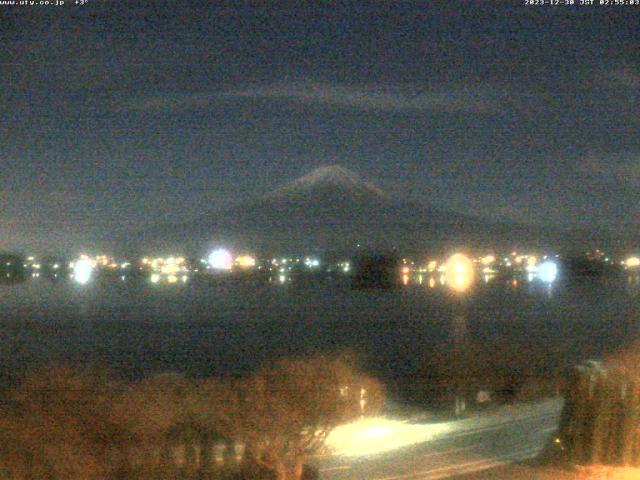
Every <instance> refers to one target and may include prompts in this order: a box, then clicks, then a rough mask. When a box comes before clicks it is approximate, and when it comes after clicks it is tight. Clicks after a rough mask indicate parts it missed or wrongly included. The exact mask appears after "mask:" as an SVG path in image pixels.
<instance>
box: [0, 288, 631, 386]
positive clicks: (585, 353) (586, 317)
mask: <svg viewBox="0 0 640 480" xmlns="http://www.w3.org/2000/svg"><path fill="white" fill-rule="evenodd" d="M426 283H427V282H426V281H425V284H424V285H418V284H410V285H408V286H406V287H402V288H399V289H395V290H368V291H366V290H365V291H356V290H351V289H350V288H348V286H347V285H345V284H344V283H340V282H339V281H326V280H320V279H315V280H307V281H304V282H303V281H299V282H292V283H291V284H288V285H286V286H282V285H275V284H266V283H259V282H236V283H233V282H228V283H218V284H210V283H198V282H191V283H188V284H186V285H180V286H167V285H165V286H153V285H151V284H148V283H141V284H139V285H132V284H129V283H127V282H122V283H118V282H115V281H114V282H111V283H106V284H89V285H85V286H79V285H75V284H72V283H68V282H58V283H51V282H49V281H47V280H44V279H34V280H32V281H29V282H26V283H22V284H18V285H2V286H0V321H1V322H2V329H1V330H0V360H1V364H0V365H1V369H2V370H1V373H2V374H3V375H4V376H5V377H8V378H11V377H13V376H15V375H17V374H19V373H20V372H21V371H23V370H24V369H25V368H26V367H28V366H31V365H34V364H38V363H41V362H45V361H49V360H63V361H71V362H74V363H79V364H90V363H98V364H106V365H108V366H110V367H111V368H113V369H114V370H116V371H118V372H120V373H121V374H122V375H124V376H125V377H127V378H139V377H141V376H143V375H148V374H150V373H154V372H161V371H179V372H185V373H187V374H191V375H196V376H201V375H220V374H222V375H224V374H233V373H239V372H243V371H246V370H248V369H251V368H254V367H255V366H257V365H259V364H260V363H262V362H264V361H266V360H269V359H272V358H275V357H277V356H283V355H297V354H301V353H309V352H318V351H320V352H328V351H335V350H338V349H341V348H350V349H352V350H354V351H357V352H359V353H361V354H362V355H363V358H364V360H365V363H366V365H367V366H368V367H369V368H370V369H371V370H373V371H374V372H375V373H376V374H378V375H380V376H382V377H383V378H384V379H386V380H387V381H389V382H391V381H394V380H398V381H401V380H406V379H407V378H411V376H412V375H413V374H414V372H415V370H416V368H417V367H418V365H419V364H420V362H421V361H423V359H424V358H425V357H428V356H429V355H430V354H431V353H432V352H433V351H434V350H435V349H437V348H439V347H441V346H442V345H446V344H447V342H451V341H452V338H455V337H456V336H460V335H462V336H465V337H466V338H468V339H471V340H472V341H474V342H476V343H477V344H479V345H484V346H486V348H493V347H492V345H494V344H495V343H496V342H498V343H502V344H505V343H506V344H508V345H511V346H513V348H514V351H517V352H518V353H519V355H516V357H514V358H511V359H505V361H509V362H513V364H514V368H516V369H524V368H533V369H545V368H548V367H555V366H559V365H567V364H569V363H572V362H575V361H577V360H580V359H586V358H593V357H599V356H601V355H603V354H606V353H607V352H611V351H614V350H617V349H618V348H620V347H621V346H623V345H626V344H628V343H629V342H631V341H633V340H634V339H635V338H637V337H638V332H639V330H640V316H639V314H640V296H638V293H640V286H639V285H638V281H637V279H629V278H627V277H622V276H621V277H616V278H600V279H597V278H596V279H592V278H588V279H583V280H579V281H578V280H576V281H571V282H569V281H566V280H565V281H559V282H558V283H557V284H555V285H553V286H552V287H547V286H544V285H542V284H539V283H536V282H532V283H527V282H525V281H521V282H520V283H519V284H518V285H517V286H514V285H513V284H512V281H511V280H510V279H507V280H493V281H491V282H489V283H487V284H483V283H480V284H478V285H477V286H476V287H475V288H474V290H473V292H472V293H470V294H468V295H467V296H466V297H461V296H453V295H451V294H450V293H448V292H447V291H446V289H445V287H441V286H437V287H436V288H429V287H428V286H427V285H426ZM518 362H519V363H518Z"/></svg>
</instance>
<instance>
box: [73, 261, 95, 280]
mask: <svg viewBox="0 0 640 480" xmlns="http://www.w3.org/2000/svg"><path fill="white" fill-rule="evenodd" d="M92 275H93V262H92V261H91V260H89V259H88V258H81V259H80V260H77V261H76V262H75V263H74V264H73V279H74V280H75V281H76V282H78V283H80V284H83V285H84V284H85V283H88V282H89V280H91V276H92Z"/></svg>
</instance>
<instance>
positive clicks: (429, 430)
mask: <svg viewBox="0 0 640 480" xmlns="http://www.w3.org/2000/svg"><path fill="white" fill-rule="evenodd" d="M561 408H562V401H561V400H560V399H553V400H545V401H541V402H536V403H532V404H522V405H518V406H512V407H503V408H502V409H500V410H499V411H496V412H492V413H490V414H485V415H478V416H475V417H472V418H467V419H464V420H460V421H455V422H447V423H443V424H437V425H434V424H410V423H402V424H401V425H400V427H399V429H397V430H394V429H393V428H387V427H381V428H372V427H371V426H370V425H369V426H367V427H366V429H365V430H366V431H364V432H360V433H359V434H358V435H356V436H355V437H354V439H353V441H352V442H351V444H352V446H353V447H350V448H349V449H346V447H345V449H344V450H343V452H344V453H343V454H341V455H333V456H329V457H324V458H321V459H319V462H318V466H319V467H320V470H321V472H322V478H323V479H326V480H360V479H361V480H426V479H430V480H433V479H438V478H448V477H452V476H454V475H459V474H463V473H471V472H476V471H480V470H484V469H487V468H492V467H495V466H499V465H503V464H506V463H511V462H514V461H518V460H524V459H527V458H531V457H534V456H536V455H537V454H538V453H539V452H540V451H541V450H542V448H543V447H544V445H545V444H546V442H548V441H549V438H550V437H551V436H552V435H553V433H554V431H555V430H556V429H557V425H558V420H559V416H560V411H561ZM403 429H406V432H408V433H403V432H405V430H403ZM407 436H410V437H412V438H413V443H411V444H409V445H403V446H400V445H401V443H402V442H400V443H398V444H396V443H394V442H396V441H397V440H398V439H400V438H404V437H407ZM366 437H371V438H370V440H371V442H368V441H367V440H366ZM345 445H346V443H345ZM357 445H361V446H362V450H361V451H358V447H357ZM371 445H379V448H378V450H379V449H385V448H387V449H388V450H387V451H386V452H377V453H370V452H371V450H372V449H371V448H370V447H371ZM396 445H398V446H397V448H394V447H396Z"/></svg>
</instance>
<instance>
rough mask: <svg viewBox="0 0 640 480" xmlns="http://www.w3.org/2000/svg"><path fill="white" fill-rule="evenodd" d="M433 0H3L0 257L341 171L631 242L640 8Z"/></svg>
mask: <svg viewBox="0 0 640 480" xmlns="http://www.w3.org/2000/svg"><path fill="white" fill-rule="evenodd" d="M234 3H243V2H234ZM266 3H267V2H259V5H263V4H266ZM269 3H271V2H269ZM296 3H298V2H296ZM299 3H300V4H303V3H305V2H299ZM309 3H310V2H309ZM433 3H436V2H426V1H425V2H409V1H407V2H396V1H394V2H383V1H379V2H371V3H368V4H360V6H355V4H346V3H341V4H340V5H341V6H336V5H331V6H327V7H326V8H325V7H313V8H311V7H302V6H299V7H291V5H292V4H293V2H282V3H280V5H281V6H280V7H277V8H274V7H271V8H267V7H264V6H260V7H249V6H229V7H223V6H220V5H221V3H220V2H195V1H194V2H148V3H144V2H139V1H122V2H120V1H98V0H91V1H90V2H89V4H88V5H87V6H85V7H82V8H53V7H48V8H47V7H0V39H1V40H2V41H1V42H0V59H1V60H0V69H1V70H0V72H1V75H0V115H1V116H0V118H1V119H2V122H1V123H0V136H1V138H0V249H9V248H12V249H13V248H20V249H22V250H24V251H29V250H39V251H42V250H52V249H53V250H55V249H60V250H62V251H69V250H73V249H80V248H87V247H91V246H93V245H95V244H96V242H99V241H100V239H102V240H108V239H112V238H115V237H117V236H122V235H125V234H126V233H127V232H129V231H132V232H135V231H138V230H140V229H143V228H145V227H147V226H151V225H156V224H160V223H164V222H172V221H178V220H180V219H182V218H195V217H198V216H199V215H201V214H202V213H204V212H206V211H209V210H212V209H215V208H220V207H224V206H225V205H231V204H236V203H238V202H242V201H243V200H244V199H247V198H251V197H256V196H259V195H261V194H263V193H266V192H269V191H270V190H273V189H274V188H277V187H278V186H280V185H282V184H283V183H284V182H287V181H290V180H292V179H294V178H296V177H298V176H300V175H303V174H305V173H307V172H309V171H310V170H312V169H314V168H316V167H319V166H323V165H330V164H341V165H343V166H345V167H347V168H349V169H351V170H353V171H355V172H357V173H358V174H360V175H362V176H363V177H364V178H366V179H368V180H371V181H373V182H374V183H376V184H378V185H379V186H381V187H382V188H383V189H385V190H386V191H388V192H389V193H390V194H391V195H397V196H403V197H405V198H407V199H411V200H418V201H424V202H427V203H433V204H436V205H438V206H443V207H446V208H451V209H454V210H458V211H464V212H472V213H476V214H479V215H483V216H486V217H489V218H492V219H499V220H516V221H518V222H532V223H554V224H561V225H565V226H566V225H573V224H582V225H586V226H594V227H596V226H607V227H611V228H614V229H617V230H622V231H627V232H630V233H634V232H636V231H637V227H636V225H637V224H638V222H639V221H640V204H639V202H638V200H639V197H640V196H639V194H638V192H639V190H638V188H639V187H640V135H639V127H640V115H639V112H640V31H639V29H640V7H616V8H612V7H610V8H606V7H599V8H577V7H575V8H570V7H555V8H553V7H525V6H524V5H523V4H524V2H523V1H513V2H511V5H510V6H508V7H507V6H506V5H508V4H509V2H507V1H503V2H498V3H496V2H484V1H482V2H442V3H443V4H446V7H444V8H434V6H433V5H432V4H433ZM228 5H233V4H232V3H229V4H228ZM326 5H329V4H326ZM363 5H364V6H363ZM498 5H499V6H500V7H498Z"/></svg>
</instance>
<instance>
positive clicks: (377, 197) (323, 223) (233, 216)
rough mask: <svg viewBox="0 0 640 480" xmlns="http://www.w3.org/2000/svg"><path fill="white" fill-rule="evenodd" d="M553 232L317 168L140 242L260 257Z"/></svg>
mask: <svg viewBox="0 0 640 480" xmlns="http://www.w3.org/2000/svg"><path fill="white" fill-rule="evenodd" d="M548 233H549V232H542V231H541V229H540V228H536V227H531V226H526V225H520V224H514V223H510V222H492V221H487V220H486V219H481V218H477V217H474V216H471V215H465V214H461V213H457V212H451V211H447V210H444V209H441V208H435V207H433V206H430V205H425V204H420V203H416V202H410V201H407V200H405V199H403V198H400V197H398V196H393V195H390V194H388V193H387V192H385V191H383V190H382V189H381V188H379V187H378V186H376V185H375V184H374V183H372V182H370V181H368V180H365V179H363V178H361V177H360V176H359V175H357V174H356V173H354V172H353V171H351V170H349V169H347V168H345V167H342V166H340V165H331V166H325V167H321V168H318V169H316V170H313V171H312V172H310V173H308V174H307V175H304V176H302V177H300V178H298V179H296V180H294V181H292V182H289V183H287V184H285V185H283V186H281V187H280V188H278V189H276V190H275V191H273V192H270V193H268V194H266V195H263V196H261V197H260V198H258V199H254V200H250V201H246V202H244V203H242V204H240V205H236V206H234V207H231V208H228V209H226V210H222V211H212V212H209V213H207V214H205V215H202V216H201V217H199V218H197V219H195V220H192V221H188V222H183V223H181V224H172V225H161V226H159V227H157V228H154V229H150V230H147V231H145V232H143V234H142V235H141V236H140V241H141V242H142V245H144V246H147V248H150V249H151V250H152V251H170V250H173V251H175V249H176V248H178V249H181V250H182V251H185V250H188V251H193V252H206V251H207V250H208V249H209V248H212V247H214V246H219V245H226V246H229V247H230V248H235V249H247V250H250V251H256V252H262V253H288V252H291V253H305V252H313V251H318V252H323V251H349V250H353V249H354V248H355V247H356V245H361V246H362V247H363V248H369V249H373V250H390V249H401V250H407V251H425V250H426V249H429V250H434V249H436V250H443V249H449V248H455V247H462V248H473V247H478V248H498V247H500V246H502V245H504V246H505V247H506V248H511V247H512V246H513V245H514V243H516V242H523V241H526V242H527V244H528V245H532V246H537V245H544V244H548V243H549V234H548Z"/></svg>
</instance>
